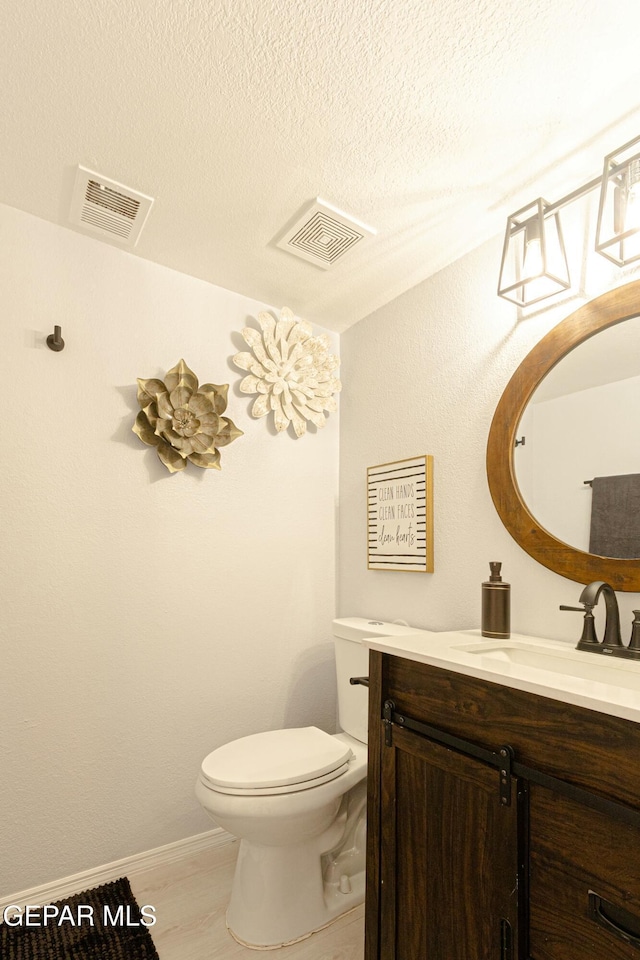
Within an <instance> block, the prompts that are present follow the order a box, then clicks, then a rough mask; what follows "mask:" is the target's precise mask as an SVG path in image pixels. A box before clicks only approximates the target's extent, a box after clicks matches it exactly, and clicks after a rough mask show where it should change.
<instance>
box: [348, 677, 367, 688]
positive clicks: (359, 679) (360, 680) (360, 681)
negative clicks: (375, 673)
mask: <svg viewBox="0 0 640 960" xmlns="http://www.w3.org/2000/svg"><path fill="white" fill-rule="evenodd" d="M349 683H350V684H351V686H352V687H356V686H358V684H360V686H362V687H368V686H369V677H349Z"/></svg>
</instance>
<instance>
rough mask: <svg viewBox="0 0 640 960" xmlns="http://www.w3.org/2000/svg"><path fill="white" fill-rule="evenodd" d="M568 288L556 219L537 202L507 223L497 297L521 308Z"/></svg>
mask: <svg viewBox="0 0 640 960" xmlns="http://www.w3.org/2000/svg"><path fill="white" fill-rule="evenodd" d="M570 285H571V283H570V280H569V266H568V264H567V255H566V253H565V249H564V240H563V239H562V227H561V225H560V216H559V214H558V212H557V210H555V209H554V208H553V207H552V206H551V205H550V204H548V203H547V202H546V200H543V199H542V198H539V199H538V200H535V201H534V202H533V203H530V204H529V206H527V207H523V208H522V210H518V212H517V213H514V214H513V215H512V216H510V217H509V219H508V220H507V232H506V234H505V238H504V248H503V251H502V265H501V267H500V281H499V286H498V294H499V295H500V296H501V297H505V299H506V300H511V301H512V302H513V303H517V304H518V306H520V307H524V306H528V305H529V304H530V303H537V301H538V300H544V299H546V298H547V297H552V296H553V295H554V294H555V293H560V291H562V290H568V289H569V287H570Z"/></svg>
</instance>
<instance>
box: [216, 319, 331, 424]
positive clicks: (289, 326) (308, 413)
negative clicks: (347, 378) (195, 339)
mask: <svg viewBox="0 0 640 960" xmlns="http://www.w3.org/2000/svg"><path fill="white" fill-rule="evenodd" d="M258 323H259V324H260V330H261V331H262V332H260V331H259V330H255V329H253V327H245V328H244V330H243V331H242V336H243V337H244V340H245V342H246V343H247V345H248V346H249V347H251V349H252V351H253V352H252V353H237V354H236V355H235V357H234V358H233V362H234V363H235V365H236V366H237V367H240V369H241V370H247V371H248V372H249V373H248V376H246V377H245V378H244V380H243V381H242V383H241V384H240V390H241V391H242V392H243V393H257V394H258V397H257V398H256V400H255V402H254V404H253V407H252V409H251V413H252V415H253V416H254V417H264V416H266V414H268V413H269V411H270V410H272V411H273V416H274V423H275V428H276V430H277V431H278V432H281V431H282V430H286V429H287V427H288V426H289V424H290V423H291V424H293V429H294V431H295V435H296V437H301V436H303V434H305V433H306V431H307V421H308V420H310V421H311V423H313V424H315V426H316V427H324V425H325V422H326V421H325V413H330V412H332V411H334V410H337V404H336V401H335V399H334V396H333V394H334V393H338V391H339V390H340V389H341V388H342V384H341V383H340V381H339V380H337V379H336V378H335V377H334V371H335V370H336V369H337V368H338V367H339V365H340V361H339V359H338V358H337V357H334V356H332V355H331V354H330V353H329V338H328V337H327V336H326V335H325V334H322V335H320V336H318V337H314V336H313V331H312V327H311V324H310V323H308V322H307V321H306V320H296V319H295V317H294V315H293V313H292V312H291V310H289V309H288V308H287V307H283V309H282V310H281V312H280V319H279V320H277V321H276V320H274V318H273V317H272V316H271V314H269V313H266V312H263V313H259V314H258Z"/></svg>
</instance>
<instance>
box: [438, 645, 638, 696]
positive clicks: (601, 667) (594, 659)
mask: <svg viewBox="0 0 640 960" xmlns="http://www.w3.org/2000/svg"><path fill="white" fill-rule="evenodd" d="M451 650H457V651H459V652H460V653H466V654H471V655H472V657H473V658H474V659H475V658H479V659H483V660H485V658H486V660H485V663H493V664H495V665H496V666H497V665H498V664H502V665H507V664H509V665H513V666H516V667H517V666H520V667H529V668H533V669H536V670H545V671H547V672H550V673H555V674H560V675H562V676H565V677H576V678H579V679H582V680H586V681H596V682H597V683H605V684H608V685H610V686H612V687H621V688H623V689H626V690H633V691H634V692H636V693H640V663H635V662H631V661H629V660H623V659H613V658H611V659H610V658H609V657H607V655H606V654H597V653H595V654H594V653H590V652H588V653H585V652H584V651H582V650H575V649H574V648H572V647H569V646H567V649H566V651H565V650H559V649H558V646H557V645H554V646H551V645H549V646H547V645H545V644H536V643H526V642H523V641H519V640H486V641H481V642H477V643H466V644H455V645H452V646H451Z"/></svg>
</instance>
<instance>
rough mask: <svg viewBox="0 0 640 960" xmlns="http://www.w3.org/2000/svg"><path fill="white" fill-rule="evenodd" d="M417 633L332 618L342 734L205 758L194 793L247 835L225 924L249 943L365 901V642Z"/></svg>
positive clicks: (297, 934) (263, 944) (318, 923)
mask: <svg viewBox="0 0 640 960" xmlns="http://www.w3.org/2000/svg"><path fill="white" fill-rule="evenodd" d="M407 632H413V631H411V630H410V628H406V627H402V628H399V627H398V626H396V625H394V624H388V623H381V622H379V621H375V622H372V621H367V620H364V619H361V618H348V619H344V620H339V621H334V637H335V644H336V670H337V676H338V704H339V722H340V727H341V728H342V730H341V732H340V733H336V734H328V733H325V732H324V731H322V730H319V729H318V728H317V727H315V726H309V727H302V728H296V729H285V730H271V731H266V732H264V733H256V734H253V735H251V736H248V737H242V738H241V739H239V740H234V741H232V742H231V743H227V744H224V745H223V746H221V747H218V748H217V749H216V750H214V751H213V752H212V753H210V754H208V755H207V757H205V759H204V760H203V762H202V766H201V768H200V774H199V777H198V780H197V783H196V797H197V798H198V800H199V801H200V803H201V804H202V806H203V808H204V809H205V811H206V812H207V813H208V814H209V815H210V816H211V818H212V819H213V820H214V821H215V822H216V823H217V824H218V825H219V826H221V827H223V828H224V829H225V830H227V831H228V832H229V833H231V834H233V835H234V836H235V837H237V838H239V839H240V849H239V851H238V860H237V863H236V870H235V875H234V879H233V887H232V892H231V900H230V902H229V907H228V910H227V927H228V929H229V931H230V933H231V934H232V936H233V937H235V939H236V940H237V941H238V942H240V943H241V944H243V945H244V946H248V947H255V948H260V949H268V948H270V947H272V948H275V947H279V946H284V945H285V944H288V943H293V942H295V941H297V940H301V939H304V938H305V937H307V936H310V934H312V933H313V932H315V931H316V930H319V929H320V928H322V927H324V926H326V925H327V924H329V923H331V922H332V921H333V920H335V919H337V918H338V917H339V916H341V915H342V914H344V913H345V912H347V911H348V910H350V909H352V908H353V907H356V906H357V905H358V904H360V903H362V901H363V900H364V891H365V834H366V826H365V824H366V774H367V746H366V739H367V707H368V698H367V690H366V688H365V687H364V686H361V685H352V684H350V682H349V681H350V677H362V676H364V675H366V673H367V668H368V650H367V648H366V647H364V646H363V645H362V640H363V639H364V638H365V637H367V636H374V635H382V636H389V635H391V634H393V633H396V634H397V633H407Z"/></svg>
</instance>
